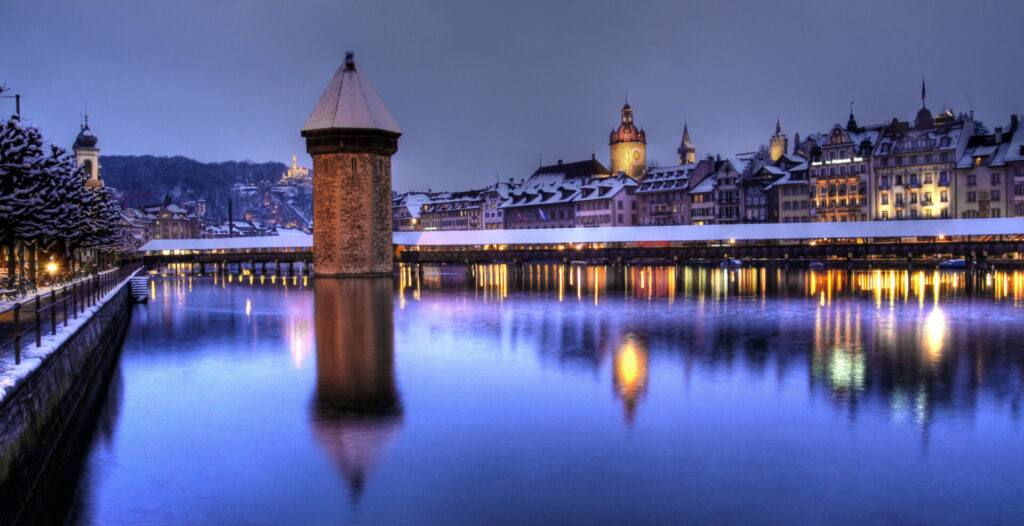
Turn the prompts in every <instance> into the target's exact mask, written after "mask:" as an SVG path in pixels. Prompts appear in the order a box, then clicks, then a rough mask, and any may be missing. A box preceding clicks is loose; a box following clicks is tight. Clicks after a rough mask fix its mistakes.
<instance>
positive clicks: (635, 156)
mask: <svg viewBox="0 0 1024 526" xmlns="http://www.w3.org/2000/svg"><path fill="white" fill-rule="evenodd" d="M633 160H634V161H639V160H640V150H633Z"/></svg>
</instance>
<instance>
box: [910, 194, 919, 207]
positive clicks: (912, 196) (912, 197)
mask: <svg viewBox="0 0 1024 526" xmlns="http://www.w3.org/2000/svg"><path fill="white" fill-rule="evenodd" d="M910 204H912V205H916V204H917V192H914V193H912V194H910Z"/></svg>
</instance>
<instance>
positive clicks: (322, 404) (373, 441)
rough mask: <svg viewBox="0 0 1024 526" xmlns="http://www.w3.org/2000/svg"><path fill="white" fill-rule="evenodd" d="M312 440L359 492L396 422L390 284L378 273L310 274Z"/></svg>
mask: <svg viewBox="0 0 1024 526" xmlns="http://www.w3.org/2000/svg"><path fill="white" fill-rule="evenodd" d="M313 287H314V293H315V300H314V307H315V314H314V316H315V326H316V391H315V393H314V395H313V403H312V408H311V420H312V426H313V432H314V434H315V435H316V438H317V440H318V441H319V442H320V444H321V445H322V446H323V448H324V449H325V450H326V452H327V454H328V455H329V456H330V457H331V458H332V459H333V461H334V462H335V464H336V465H337V466H338V469H339V470H340V471H341V474H342V476H343V477H345V480H346V482H347V483H348V485H349V490H350V492H351V496H352V498H353V500H357V499H358V498H359V496H360V495H361V494H362V491H363V486H364V484H365V479H366V475H367V473H368V472H369V471H370V470H371V469H372V468H373V466H374V464H375V463H376V462H377V461H379V460H380V457H381V454H382V453H383V452H384V450H385V449H386V448H387V446H388V444H389V443H390V442H391V441H392V440H393V439H394V438H395V435H397V433H398V431H399V429H400V428H401V425H402V406H401V401H400V399H399V394H398V389H397V388H396V386H395V351H394V349H395V347H394V320H393V318H392V292H393V284H392V281H391V278H390V277H385V278H316V279H315V280H314V285H313Z"/></svg>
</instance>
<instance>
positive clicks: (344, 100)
mask: <svg viewBox="0 0 1024 526" xmlns="http://www.w3.org/2000/svg"><path fill="white" fill-rule="evenodd" d="M330 129H362V130H384V131H389V132H393V133H399V134H400V133H402V130H401V128H399V127H398V123H397V122H395V119H394V118H393V117H392V116H391V113H390V112H389V111H388V108H387V107H386V106H384V102H383V101H382V100H380V96H379V95H377V90H375V89H373V85H372V84H370V80H369V79H368V78H366V75H365V74H364V73H363V72H362V70H361V69H360V68H359V66H358V65H357V64H356V61H355V58H354V57H353V55H352V52H351V51H349V52H347V53H345V62H344V63H343V64H342V65H341V67H339V68H338V71H337V72H336V73H335V74H334V78H332V79H331V82H330V83H328V84H327V89H325V90H324V94H323V96H321V97H320V102H317V103H316V107H315V108H313V113H312V114H311V115H310V116H309V119H307V120H306V124H305V125H303V126H302V131H303V132H310V131H319V130H330Z"/></svg>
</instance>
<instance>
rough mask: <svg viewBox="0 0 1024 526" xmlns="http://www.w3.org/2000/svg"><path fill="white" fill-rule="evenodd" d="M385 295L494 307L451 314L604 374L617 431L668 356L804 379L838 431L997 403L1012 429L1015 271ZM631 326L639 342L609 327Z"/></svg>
mask: <svg viewBox="0 0 1024 526" xmlns="http://www.w3.org/2000/svg"><path fill="white" fill-rule="evenodd" d="M395 284H396V286H397V287H400V289H399V296H400V297H401V298H402V300H401V301H402V304H403V305H406V303H405V302H417V303H419V302H424V303H430V304H437V303H439V304H449V303H451V304H455V303H458V304H460V305H464V302H476V303H484V304H486V303H491V304H500V305H501V308H500V309H465V310H463V312H464V313H465V315H467V316H478V317H479V318H480V319H479V322H480V323H479V326H480V327H483V328H484V329H481V330H492V329H493V328H495V327H503V328H504V329H503V330H505V331H507V336H508V338H509V344H510V345H513V346H522V345H524V343H525V342H528V343H525V344H526V345H528V346H532V347H534V348H536V349H537V352H538V354H539V356H540V357H541V362H542V363H544V364H550V365H552V366H556V367H562V368H566V369H579V370H589V371H599V370H602V367H603V366H605V364H609V363H610V369H611V374H612V376H613V377H612V379H611V381H612V383H613V388H614V391H615V396H616V398H618V399H619V400H621V403H622V404H623V405H624V408H625V413H626V420H627V421H628V422H632V421H633V419H634V418H635V414H636V411H637V409H638V407H639V405H640V404H642V403H643V399H644V397H645V396H646V394H645V393H646V391H647V389H648V370H649V369H652V368H653V365H652V364H650V363H649V360H648V356H649V349H650V350H655V349H657V350H658V352H660V353H664V354H665V355H668V354H671V353H675V354H676V355H678V356H679V357H680V358H681V360H680V361H679V363H680V364H681V365H682V367H683V368H684V374H685V375H686V378H689V376H690V375H691V374H698V375H699V374H700V370H701V369H705V370H707V371H710V372H714V373H715V374H719V372H723V373H724V374H740V373H738V372H737V371H739V370H740V369H738V368H737V366H738V365H740V364H742V366H743V367H744V368H745V369H743V370H744V371H748V372H753V374H764V373H767V372H771V371H772V370H773V371H774V375H775V376H776V377H777V379H778V382H780V385H781V384H782V383H783V382H785V381H786V378H787V377H788V376H791V375H798V374H805V375H806V381H808V382H809V387H810V388H811V393H812V394H814V395H817V394H824V395H825V396H826V398H827V399H828V400H829V402H830V403H832V404H834V405H835V406H836V407H837V408H838V409H840V410H843V411H846V412H847V413H848V414H849V415H850V417H851V418H852V417H855V416H856V415H857V414H858V413H859V412H860V411H862V410H863V409H864V408H866V407H874V408H881V409H882V411H884V412H885V413H886V414H887V416H888V417H889V418H890V419H891V420H892V421H893V422H897V423H899V422H906V423H910V424H915V425H917V426H919V427H920V429H921V431H922V432H923V433H924V434H925V436H927V434H928V432H929V429H930V427H931V426H932V425H933V422H934V421H935V420H936V418H937V416H936V415H942V414H950V413H952V412H967V413H969V414H970V413H972V412H973V410H974V409H973V408H974V407H976V406H977V405H978V404H979V400H980V399H981V398H982V397H987V398H994V399H999V400H1005V401H1006V402H1007V403H1008V404H1009V406H1010V410H1009V413H1010V414H1012V415H1014V418H1017V416H1016V415H1018V413H1020V410H1019V409H1018V408H1019V407H1024V389H1022V388H1021V387H1020V386H1021V385H1022V384H1024V367H1021V366H1020V363H1019V359H1018V358H1017V354H1016V353H1015V351H1014V349H1016V348H1018V347H1019V345H1017V342H1019V341H1021V340H1022V339H1024V326H1022V327H1020V328H1019V329H1018V328H1017V327H1016V326H1015V325H1014V324H1013V323H1012V322H1007V320H1006V316H1016V313H1015V311H1014V310H1012V309H1009V310H1008V309H1007V307H1008V305H1005V303H1009V304H1010V305H1009V306H1011V307H1020V306H1024V272H1021V271H1001V270H991V271H977V272H969V271H968V272H965V271H940V270H935V269H927V270H924V269H913V270H907V269H865V270H847V269H842V270H837V269H831V270H823V271H818V270H805V269H798V268H797V269H784V268H760V267H742V268H722V267H687V266H679V267H671V266H660V267H659V266H616V265H597V266H584V265H564V264H522V265H511V264H493V265H478V266H474V267H471V268H469V269H467V268H466V267H463V266H460V265H449V266H431V265H423V266H416V265H414V266H408V265H407V266H404V267H403V270H402V272H401V276H400V277H399V279H396V280H395ZM511 300H515V301H511ZM565 303H574V304H576V307H578V308H566V307H567V306H566V305H563V304H565ZM659 303H660V304H661V305H659ZM434 311H436V312H446V311H445V310H444V309H434V310H431V311H429V312H434ZM424 312H425V311H422V310H421V311H418V315H421V316H422V315H424ZM652 313H655V314H657V316H656V317H650V316H649V315H650V314H652ZM428 315H432V314H428ZM444 315H445V316H447V314H444ZM636 316H641V317H642V321H641V322H640V325H639V326H638V327H639V328H640V329H641V330H642V331H643V333H642V334H643V337H642V338H641V337H638V336H637V334H636V333H635V332H634V333H632V334H630V331H631V330H633V331H635V330H637V328H636V327H634V325H635V324H632V323H631V325H630V327H625V326H624V321H625V320H641V318H636ZM993 316H995V317H997V318H991V319H990V321H991V323H973V322H972V320H973V319H976V318H979V317H982V318H990V317H993ZM623 334H626V335H627V336H625V337H622V336H620V335H623ZM666 363H671V361H669V362H666ZM694 370H696V371H697V372H696V373H693V372H692V371H694ZM797 371H800V372H797ZM744 374H746V373H744Z"/></svg>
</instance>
